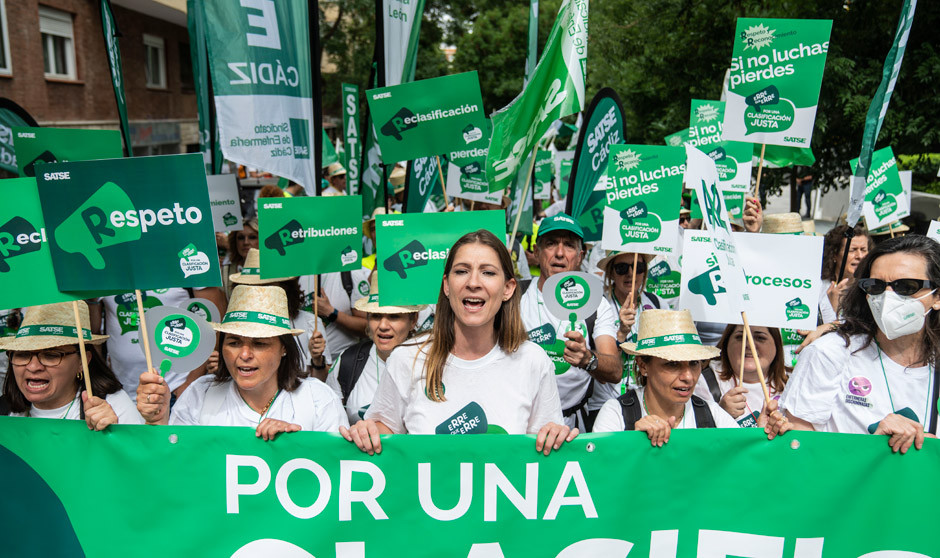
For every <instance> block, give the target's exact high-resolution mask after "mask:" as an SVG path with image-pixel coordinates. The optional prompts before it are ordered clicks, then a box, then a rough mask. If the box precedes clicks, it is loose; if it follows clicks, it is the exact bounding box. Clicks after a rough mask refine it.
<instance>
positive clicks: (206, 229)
mask: <svg viewBox="0 0 940 558" xmlns="http://www.w3.org/2000/svg"><path fill="white" fill-rule="evenodd" d="M36 178H37V181H38V183H39V199H40V202H41V203H42V213H43V219H44V221H45V223H46V227H47V229H48V231H49V232H48V233H47V238H48V241H49V242H50V244H51V249H52V261H53V266H54V267H55V278H56V283H57V284H58V287H59V289H60V290H63V291H110V292H128V291H133V290H134V289H159V288H167V287H196V288H199V287H211V286H218V285H221V276H220V275H219V258H218V256H217V251H216V244H215V233H214V231H213V228H212V209H211V206H210V204H209V190H208V186H207V185H206V175H205V170H204V167H203V163H202V155H200V154H198V153H189V154H184V155H163V156H159V157H134V158H126V159H107V160H100V161H73V162H69V163H48V164H47V165H46V166H45V167H44V168H43V171H42V172H41V173H39V176H37V177H36Z"/></svg>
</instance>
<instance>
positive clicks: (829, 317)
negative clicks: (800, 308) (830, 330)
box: [819, 279, 839, 324]
mask: <svg viewBox="0 0 940 558" xmlns="http://www.w3.org/2000/svg"><path fill="white" fill-rule="evenodd" d="M831 284H832V281H830V280H828V279H823V280H822V282H821V283H820V287H819V317H820V318H821V319H822V322H823V323H824V324H831V323H832V322H834V321H836V320H838V319H839V315H838V314H837V313H836V310H835V308H833V307H832V302H831V301H830V300H829V294H828V291H829V285H831Z"/></svg>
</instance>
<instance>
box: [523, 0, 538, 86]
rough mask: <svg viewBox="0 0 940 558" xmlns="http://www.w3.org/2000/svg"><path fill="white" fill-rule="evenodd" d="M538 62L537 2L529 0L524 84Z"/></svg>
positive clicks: (527, 81) (536, 0)
mask: <svg viewBox="0 0 940 558" xmlns="http://www.w3.org/2000/svg"><path fill="white" fill-rule="evenodd" d="M538 61H539V0H529V40H528V41H527V42H526V53H525V82H524V83H523V86H525V84H526V83H529V79H530V78H531V77H532V73H533V72H535V66H536V64H537V63H538Z"/></svg>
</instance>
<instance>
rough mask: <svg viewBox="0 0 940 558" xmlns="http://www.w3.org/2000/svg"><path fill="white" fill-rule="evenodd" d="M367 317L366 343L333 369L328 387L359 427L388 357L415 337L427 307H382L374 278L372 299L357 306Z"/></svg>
mask: <svg viewBox="0 0 940 558" xmlns="http://www.w3.org/2000/svg"><path fill="white" fill-rule="evenodd" d="M354 307H355V308H356V310H361V311H362V312H365V313H366V316H367V317H366V335H367V336H368V339H364V340H362V341H360V342H359V343H356V344H355V345H353V346H352V347H349V348H348V349H346V350H345V351H343V354H342V355H340V357H339V358H338V359H337V360H336V362H335V363H334V364H333V367H332V368H330V373H329V375H328V376H327V377H326V385H328V386H330V387H331V388H333V391H335V392H336V395H338V396H339V397H340V398H341V399H342V401H343V406H344V407H345V408H346V415H347V416H348V417H349V424H355V423H356V422H358V421H359V420H361V419H362V417H363V416H364V415H365V413H366V410H367V409H368V408H369V406H370V405H371V404H372V398H373V397H374V396H375V390H376V388H377V387H378V386H379V380H381V379H382V376H384V375H385V371H386V369H387V364H386V363H387V362H388V357H389V356H391V354H392V351H393V350H394V349H395V347H398V346H399V345H401V344H402V343H404V342H405V340H406V339H408V338H409V337H411V335H412V334H413V333H414V329H415V326H416V325H417V323H418V312H420V311H421V310H424V308H426V306H424V305H420V306H380V305H379V286H378V274H377V273H373V274H372V280H371V285H370V288H369V296H367V297H365V298H360V299H359V300H358V301H356V304H355V305H354Z"/></svg>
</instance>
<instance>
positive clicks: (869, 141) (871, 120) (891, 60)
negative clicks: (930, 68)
mask: <svg viewBox="0 0 940 558" xmlns="http://www.w3.org/2000/svg"><path fill="white" fill-rule="evenodd" d="M916 8H917V0H904V4H903V5H902V6H901V16H900V17H899V18H898V27H897V29H896V30H895V32H894V42H893V43H892V44H891V49H890V50H889V51H888V55H887V56H886V57H885V63H884V67H883V68H882V70H881V82H880V83H879V84H878V89H877V90H875V95H874V97H872V100H871V104H870V105H868V113H866V115H865V130H864V132H863V133H862V147H861V150H860V151H859V155H858V166H857V167H856V169H855V172H854V174H853V175H852V182H851V185H850V187H849V210H848V213H847V216H846V223H847V224H848V226H849V230H850V231H853V232H850V233H849V234H850V235H851V234H854V230H855V229H854V227H855V225H856V223H858V220H859V219H860V218H861V216H862V205H863V203H864V201H865V192H866V191H867V187H868V182H867V180H866V179H867V177H868V176H869V173H870V171H871V168H872V167H873V166H874V165H872V154H873V152H874V150H875V143H876V142H877V141H878V135H879V134H880V133H881V125H882V124H883V123H884V119H885V115H886V114H887V113H888V105H889V104H890V103H891V94H892V93H894V86H895V84H896V83H897V81H898V74H900V73H901V63H902V62H904V51H905V50H906V49H907V38H908V36H909V35H910V34H911V26H912V25H913V24H914V10H915V9H916ZM851 241H852V238H851V236H850V237H849V239H848V240H846V242H845V252H844V253H843V256H842V265H841V267H840V269H839V275H838V278H839V279H841V278H842V275H843V272H844V271H845V262H846V260H847V259H848V257H849V245H850V244H851Z"/></svg>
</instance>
